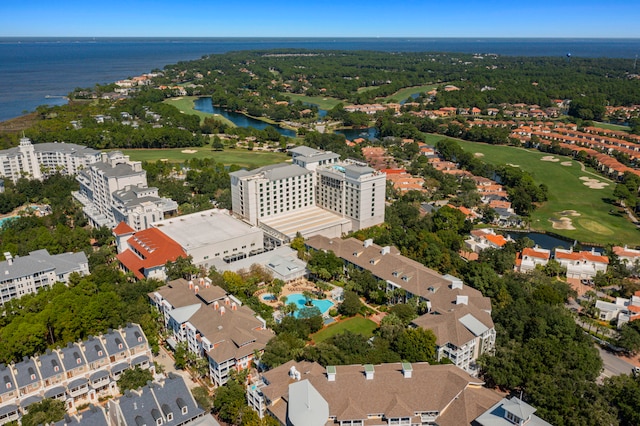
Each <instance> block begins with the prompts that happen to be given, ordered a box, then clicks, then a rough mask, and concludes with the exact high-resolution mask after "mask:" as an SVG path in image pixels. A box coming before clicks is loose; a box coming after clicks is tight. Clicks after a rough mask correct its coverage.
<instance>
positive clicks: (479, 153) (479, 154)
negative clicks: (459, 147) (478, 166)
mask: <svg viewBox="0 0 640 426" xmlns="http://www.w3.org/2000/svg"><path fill="white" fill-rule="evenodd" d="M473 155H474V156H475V157H484V154H483V153H481V152H476V153H475V154H473Z"/></svg>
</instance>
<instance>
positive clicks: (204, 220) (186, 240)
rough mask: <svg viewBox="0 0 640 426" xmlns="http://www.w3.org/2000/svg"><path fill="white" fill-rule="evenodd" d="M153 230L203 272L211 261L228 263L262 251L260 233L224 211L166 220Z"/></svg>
mask: <svg viewBox="0 0 640 426" xmlns="http://www.w3.org/2000/svg"><path fill="white" fill-rule="evenodd" d="M152 226H153V227H154V228H156V229H158V230H159V231H160V232H162V233H163V234H165V235H166V236H167V237H168V238H170V239H171V240H173V241H175V242H176V243H177V244H179V245H180V247H182V250H184V252H185V253H186V254H187V256H191V257H192V258H193V264H194V265H196V266H204V267H205V268H206V269H209V268H210V267H211V266H213V260H214V259H221V260H223V261H225V262H231V261H234V260H239V259H244V258H246V257H249V256H253V255H255V254H258V253H262V252H263V251H264V249H265V248H264V239H265V237H264V232H263V230H262V229H260V228H258V227H256V226H252V225H249V224H247V223H246V222H243V221H241V220H238V219H236V218H234V217H233V216H231V214H230V213H229V212H228V211H227V210H224V209H211V210H205V211H201V212H197V213H192V214H188V215H184V216H179V217H174V218H171V219H165V220H162V221H158V222H155V223H154V224H153V225H152Z"/></svg>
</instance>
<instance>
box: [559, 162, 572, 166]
mask: <svg viewBox="0 0 640 426" xmlns="http://www.w3.org/2000/svg"><path fill="white" fill-rule="evenodd" d="M560 165H561V166H573V163H572V162H571V161H563V162H562V163H560Z"/></svg>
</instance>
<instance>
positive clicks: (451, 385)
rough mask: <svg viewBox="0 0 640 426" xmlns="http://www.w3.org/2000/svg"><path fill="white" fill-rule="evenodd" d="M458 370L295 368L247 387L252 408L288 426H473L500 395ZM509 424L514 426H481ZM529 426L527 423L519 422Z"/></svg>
mask: <svg viewBox="0 0 640 426" xmlns="http://www.w3.org/2000/svg"><path fill="white" fill-rule="evenodd" d="M482 385H483V382H482V381H481V380H479V379H477V378H474V377H472V376H470V375H469V374H467V373H465V372H464V371H462V370H460V369H458V368H456V367H454V366H452V365H429V364H428V363H407V362H403V363H392V364H379V365H371V364H367V365H341V366H327V367H326V369H325V368H323V367H322V366H320V365H319V364H317V363H315V362H307V361H302V362H296V361H289V362H287V363H285V364H283V365H281V366H279V367H276V368H274V369H272V370H270V371H267V372H264V373H261V375H260V376H259V377H256V378H254V379H253V380H252V382H251V383H249V386H247V400H248V403H249V405H250V406H251V407H252V408H253V409H254V410H256V411H257V412H258V415H259V416H260V417H264V416H265V415H270V416H272V417H274V418H276V419H277V420H278V421H279V422H280V424H282V425H291V426H326V425H336V426H338V425H340V426H344V425H348V426H364V425H435V424H437V425H440V426H448V425H450V426H463V425H471V424H475V423H473V422H474V420H475V419H476V418H478V417H480V416H483V415H484V414H485V413H486V412H487V410H489V409H491V408H492V407H495V406H496V404H498V403H499V402H500V401H501V398H502V396H501V395H499V394H498V393H496V392H494V391H492V390H489V389H487V388H484V387H483V386H482ZM482 424H487V425H488V424H495V425H501V424H508V423H500V422H496V423H488V422H487V423H482ZM516 424H523V423H516Z"/></svg>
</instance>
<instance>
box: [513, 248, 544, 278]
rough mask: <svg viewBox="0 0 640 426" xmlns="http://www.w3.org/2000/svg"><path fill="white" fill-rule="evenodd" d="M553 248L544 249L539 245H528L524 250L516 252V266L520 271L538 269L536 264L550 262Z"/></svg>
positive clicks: (541, 264)
mask: <svg viewBox="0 0 640 426" xmlns="http://www.w3.org/2000/svg"><path fill="white" fill-rule="evenodd" d="M550 258H551V250H547V249H543V248H540V247H538V246H537V245H536V246H535V247H533V248H530V247H527V248H525V249H523V250H522V252H518V253H516V267H515V270H516V271H518V272H529V271H533V270H534V269H536V266H538V265H540V266H544V265H546V264H547V263H549V259H550Z"/></svg>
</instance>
